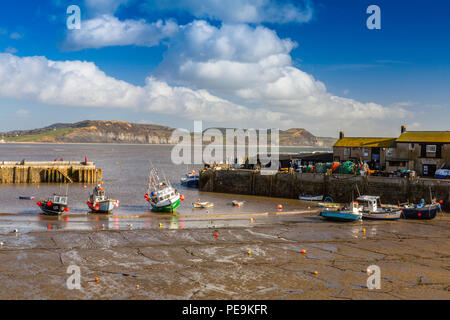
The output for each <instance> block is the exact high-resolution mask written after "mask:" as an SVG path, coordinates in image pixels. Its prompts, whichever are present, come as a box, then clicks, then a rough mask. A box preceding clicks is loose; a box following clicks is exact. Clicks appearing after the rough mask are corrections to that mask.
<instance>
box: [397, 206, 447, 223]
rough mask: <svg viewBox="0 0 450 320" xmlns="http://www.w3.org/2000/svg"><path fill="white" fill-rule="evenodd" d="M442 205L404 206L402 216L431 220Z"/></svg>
mask: <svg viewBox="0 0 450 320" xmlns="http://www.w3.org/2000/svg"><path fill="white" fill-rule="evenodd" d="M439 210H440V207H439V206H437V205H428V206H424V207H423V208H403V209H402V216H403V218H405V219H420V220H431V219H434V218H435V217H436V215H437V212H438V211H439Z"/></svg>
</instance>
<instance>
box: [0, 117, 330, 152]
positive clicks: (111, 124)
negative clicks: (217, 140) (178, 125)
mask: <svg viewBox="0 0 450 320" xmlns="http://www.w3.org/2000/svg"><path fill="white" fill-rule="evenodd" d="M218 129H219V130H221V131H223V132H225V129H224V128H218ZM174 130H175V129H174V128H171V127H167V126H160V125H155V124H135V123H129V122H124V121H90V120H86V121H81V122H77V123H72V124H71V123H56V124H53V125H51V126H48V127H45V128H40V129H34V130H23V131H10V132H6V133H3V134H0V140H1V139H3V140H4V141H5V142H41V143H130V144H175V143H177V141H172V140H171V135H172V132H173V131H174ZM335 141H336V139H333V138H320V137H316V136H314V135H313V134H311V133H310V132H309V131H307V130H305V129H289V130H285V131H280V145H281V146H311V147H331V146H332V145H333V143H334V142H335Z"/></svg>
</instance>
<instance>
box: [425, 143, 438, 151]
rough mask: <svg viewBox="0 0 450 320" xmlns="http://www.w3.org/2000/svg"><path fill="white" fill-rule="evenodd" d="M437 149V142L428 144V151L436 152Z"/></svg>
mask: <svg viewBox="0 0 450 320" xmlns="http://www.w3.org/2000/svg"><path fill="white" fill-rule="evenodd" d="M436 149H437V148H436V145H435V144H427V153H436Z"/></svg>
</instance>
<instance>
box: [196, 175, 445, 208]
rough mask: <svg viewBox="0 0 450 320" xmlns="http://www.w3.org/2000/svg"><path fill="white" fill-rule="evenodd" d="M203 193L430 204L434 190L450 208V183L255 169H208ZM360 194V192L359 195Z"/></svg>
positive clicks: (203, 180)
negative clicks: (373, 198)
mask: <svg viewBox="0 0 450 320" xmlns="http://www.w3.org/2000/svg"><path fill="white" fill-rule="evenodd" d="M199 187H200V190H201V191H209V192H222V193H236V194H249V195H258V196H266V197H279V198H293V199H296V198H298V196H299V195H300V194H308V195H322V194H323V195H327V196H331V197H332V198H333V199H334V201H335V202H350V201H352V199H355V198H356V197H358V194H359V193H361V194H367V195H379V196H380V197H381V200H382V202H383V203H391V204H398V203H404V202H408V201H410V202H418V201H420V199H422V198H423V199H425V201H427V202H429V201H430V190H431V193H432V195H433V197H435V198H436V199H437V200H444V208H445V209H446V210H448V209H450V206H449V205H450V180H434V179H414V180H409V179H407V178H388V177H371V176H369V177H362V176H353V175H344V174H333V175H325V174H321V173H296V172H294V173H278V174H276V175H267V176H265V175H261V174H260V173H259V172H258V171H252V170H212V169H208V170H204V171H202V172H201V173H200V182H199ZM358 191H359V192H358Z"/></svg>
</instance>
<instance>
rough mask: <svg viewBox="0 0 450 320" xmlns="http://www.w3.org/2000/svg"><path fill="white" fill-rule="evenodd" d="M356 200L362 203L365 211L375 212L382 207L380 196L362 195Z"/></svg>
mask: <svg viewBox="0 0 450 320" xmlns="http://www.w3.org/2000/svg"><path fill="white" fill-rule="evenodd" d="M356 201H358V203H360V204H361V205H362V207H363V210H364V211H369V212H375V211H377V210H378V208H381V200H380V197H379V196H361V197H359V198H357V199H356Z"/></svg>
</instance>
